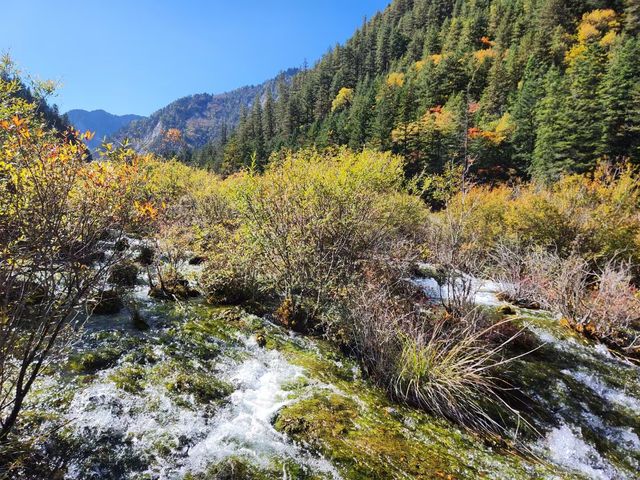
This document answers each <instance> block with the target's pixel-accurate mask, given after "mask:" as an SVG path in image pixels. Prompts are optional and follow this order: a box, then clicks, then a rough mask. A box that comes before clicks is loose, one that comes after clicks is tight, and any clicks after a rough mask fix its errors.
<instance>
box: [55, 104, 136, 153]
mask: <svg viewBox="0 0 640 480" xmlns="http://www.w3.org/2000/svg"><path fill="white" fill-rule="evenodd" d="M67 118H68V119H69V122H71V124H72V125H73V126H74V127H75V128H76V129H77V130H80V131H81V132H82V131H87V130H88V131H90V132H94V133H95V135H94V137H93V139H91V140H90V141H88V142H86V143H87V146H88V147H89V149H91V150H95V149H96V148H97V147H99V146H100V144H101V142H102V141H103V140H104V139H105V138H108V137H110V136H111V135H112V134H113V133H115V132H117V131H118V130H120V129H121V128H123V127H125V126H127V125H128V124H130V123H131V122H132V121H134V120H138V119H141V118H144V117H141V116H140V115H132V114H131V115H113V114H111V113H109V112H105V111H104V110H93V111H91V112H89V111H87V110H81V109H76V110H70V111H68V112H67Z"/></svg>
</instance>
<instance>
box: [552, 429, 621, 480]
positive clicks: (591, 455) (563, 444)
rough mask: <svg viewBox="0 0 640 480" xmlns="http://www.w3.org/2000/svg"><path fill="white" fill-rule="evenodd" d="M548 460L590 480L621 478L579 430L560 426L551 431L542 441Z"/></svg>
mask: <svg viewBox="0 0 640 480" xmlns="http://www.w3.org/2000/svg"><path fill="white" fill-rule="evenodd" d="M544 447H545V448H546V450H547V452H548V454H549V456H550V458H551V459H552V460H553V461H554V462H556V463H557V464H559V465H562V466H564V467H567V468H569V469H571V470H575V471H577V472H580V473H583V474H585V475H588V476H589V477H590V478H594V479H601V480H614V479H619V478H623V477H622V475H621V473H620V472H618V471H617V470H616V469H614V468H613V467H612V466H611V465H610V464H609V463H608V462H607V461H606V460H604V459H603V458H602V457H601V456H600V455H599V454H598V452H597V451H596V449H595V448H593V447H592V446H591V445H589V444H587V443H586V442H585V441H584V439H583V438H582V433H581V432H580V429H577V430H576V431H574V430H572V429H571V428H570V427H569V426H567V425H561V426H560V427H558V428H554V429H553V430H551V431H550V432H549V433H548V434H547V436H546V438H545V439H544Z"/></svg>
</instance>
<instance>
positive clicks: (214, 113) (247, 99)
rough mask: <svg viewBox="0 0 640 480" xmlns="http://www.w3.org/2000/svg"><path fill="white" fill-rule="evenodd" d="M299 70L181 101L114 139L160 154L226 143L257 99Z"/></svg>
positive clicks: (131, 126)
mask: <svg viewBox="0 0 640 480" xmlns="http://www.w3.org/2000/svg"><path fill="white" fill-rule="evenodd" d="M296 73H297V69H289V70H286V71H284V72H282V73H281V74H280V75H279V76H278V77H277V78H274V79H271V80H267V81H266V82H264V83H261V84H260V85H251V86H245V87H241V88H238V89H236V90H233V91H231V92H226V93H221V94H209V93H199V94H196V95H190V96H187V97H183V98H180V99H178V100H176V101H174V102H172V103H170V104H169V105H167V106H166V107H164V108H162V109H160V110H158V111H157V112H155V113H153V114H151V115H150V116H149V117H148V118H143V119H140V120H136V121H134V122H131V123H130V124H129V125H127V126H126V127H124V128H122V129H121V130H119V131H118V132H117V133H116V134H115V135H114V136H113V138H114V139H116V140H122V139H124V138H129V140H130V141H131V142H132V144H133V146H134V148H136V149H137V150H139V151H150V152H155V153H160V154H171V153H176V152H185V151H191V150H193V149H197V148H201V147H203V146H205V145H207V144H209V143H215V142H217V141H220V140H224V141H226V138H225V137H226V131H227V129H229V130H231V129H233V128H235V127H236V125H237V124H238V122H239V120H240V116H241V113H242V111H243V110H244V109H247V108H249V107H251V105H252V104H253V103H254V100H255V99H256V98H261V99H263V98H264V97H265V96H266V94H267V92H272V93H273V92H274V90H275V86H276V83H277V79H278V78H279V79H285V80H286V79H290V78H291V77H292V76H293V75H295V74H296Z"/></svg>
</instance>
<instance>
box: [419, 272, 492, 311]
mask: <svg viewBox="0 0 640 480" xmlns="http://www.w3.org/2000/svg"><path fill="white" fill-rule="evenodd" d="M413 282H414V283H415V284H416V285H417V286H418V287H420V288H421V289H422V291H423V292H424V293H425V295H427V296H428V297H429V298H431V299H433V300H448V299H451V298H453V297H454V295H458V296H463V295H464V294H465V292H464V291H465V290H466V289H468V290H469V296H470V298H471V300H472V301H473V303H475V304H476V305H483V306H488V307H495V306H498V305H502V304H504V302H502V301H500V300H498V296H497V294H498V293H499V292H500V291H501V287H500V285H499V284H498V283H496V282H493V281H491V280H483V279H479V278H475V277H471V276H469V275H464V280H457V281H456V282H454V283H455V286H454V285H440V284H439V283H438V282H437V280H436V279H435V278H428V277H427V278H416V279H413Z"/></svg>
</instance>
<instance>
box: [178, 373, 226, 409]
mask: <svg viewBox="0 0 640 480" xmlns="http://www.w3.org/2000/svg"><path fill="white" fill-rule="evenodd" d="M166 387H167V389H168V390H169V391H170V392H172V393H175V394H181V395H193V397H194V398H195V400H196V401H197V402H199V403H203V404H210V403H217V402H220V401H221V400H223V399H224V398H226V397H228V396H229V395H231V393H232V392H233V386H232V385H230V384H228V383H226V382H223V381H221V380H218V379H217V378H215V377H213V376H211V375H206V374H204V373H194V372H192V373H186V372H180V373H179V374H178V375H177V376H176V377H175V378H173V379H172V380H171V381H169V382H167V383H166Z"/></svg>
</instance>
